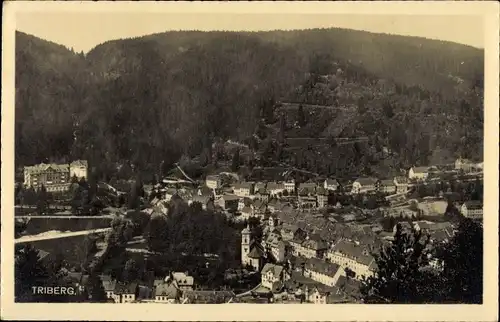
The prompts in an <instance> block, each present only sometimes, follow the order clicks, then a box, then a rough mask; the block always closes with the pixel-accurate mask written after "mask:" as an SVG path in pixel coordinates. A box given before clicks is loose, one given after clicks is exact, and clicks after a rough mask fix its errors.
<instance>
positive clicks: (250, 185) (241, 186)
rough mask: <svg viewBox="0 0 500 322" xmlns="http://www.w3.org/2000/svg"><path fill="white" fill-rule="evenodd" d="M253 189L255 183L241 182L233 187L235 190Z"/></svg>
mask: <svg viewBox="0 0 500 322" xmlns="http://www.w3.org/2000/svg"><path fill="white" fill-rule="evenodd" d="M252 188H253V183H251V182H240V183H235V184H234V185H233V189H249V190H251V189H252Z"/></svg>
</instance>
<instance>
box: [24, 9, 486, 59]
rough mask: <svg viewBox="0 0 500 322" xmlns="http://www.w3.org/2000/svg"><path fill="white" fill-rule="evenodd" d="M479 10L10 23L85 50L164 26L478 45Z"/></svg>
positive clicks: (55, 18) (76, 16)
mask: <svg viewBox="0 0 500 322" xmlns="http://www.w3.org/2000/svg"><path fill="white" fill-rule="evenodd" d="M483 26H484V25H483V19H482V17H481V16H479V15H463V14H462V15H433V16H432V15H425V16H424V15H401V14H394V15H366V14H317V13H314V14H296V13H283V14H279V13H246V14H241V13H238V14H234V13H157V12H149V13H134V12H67V13H62V12H18V13H17V15H16V29H17V30H19V31H22V32H25V33H28V34H32V35H34V36H37V37H40V38H43V39H46V40H50V41H53V42H55V43H58V44H62V45H64V46H66V47H68V48H73V49H74V50H75V51H78V52H80V51H83V52H85V53H86V52H88V51H90V50H91V49H92V48H94V47H95V46H97V45H98V44H101V43H103V42H106V41H109V40H115V39H122V38H130V37H137V36H143V35H149V34H153V33H159V32H165V31H168V30H204V31H210V30H233V31H259V30H276V29H282V30H290V29H310V28H328V27H339V28H347V29H355V30H364V31H370V32H375V33H389V34H397V35H405V36H418V37H425V38H431V39H440V40H446V41H452V42H457V43H461V44H466V45H470V46H474V47H478V48H484V27H483Z"/></svg>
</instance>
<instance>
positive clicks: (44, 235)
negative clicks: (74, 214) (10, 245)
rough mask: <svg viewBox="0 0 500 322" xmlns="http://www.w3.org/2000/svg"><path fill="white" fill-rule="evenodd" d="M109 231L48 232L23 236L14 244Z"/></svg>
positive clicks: (106, 230)
mask: <svg viewBox="0 0 500 322" xmlns="http://www.w3.org/2000/svg"><path fill="white" fill-rule="evenodd" d="M110 230H111V228H99V229H92V230H81V231H72V232H48V233H41V234H38V235H31V236H23V237H20V238H17V239H14V243H16V244H24V243H32V242H37V241H41V240H49V239H61V238H68V237H75V236H85V235H93V234H99V233H106V232H108V231H110Z"/></svg>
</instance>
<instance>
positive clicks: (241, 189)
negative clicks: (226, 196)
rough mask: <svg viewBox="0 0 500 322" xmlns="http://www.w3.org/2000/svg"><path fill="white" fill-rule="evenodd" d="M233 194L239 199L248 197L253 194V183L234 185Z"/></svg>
mask: <svg viewBox="0 0 500 322" xmlns="http://www.w3.org/2000/svg"><path fill="white" fill-rule="evenodd" d="M232 188H233V193H234V194H235V195H237V196H238V197H248V196H250V195H252V194H253V183H252V182H241V183H235V184H234V185H233V187H232Z"/></svg>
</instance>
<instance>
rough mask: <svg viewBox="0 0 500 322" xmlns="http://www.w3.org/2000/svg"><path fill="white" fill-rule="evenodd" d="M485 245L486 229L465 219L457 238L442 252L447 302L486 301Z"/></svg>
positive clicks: (443, 247)
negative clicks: (484, 277)
mask: <svg viewBox="0 0 500 322" xmlns="http://www.w3.org/2000/svg"><path fill="white" fill-rule="evenodd" d="M483 242H484V240H483V227H482V226H481V225H480V224H478V223H476V222H474V221H473V220H471V219H469V218H464V219H462V220H461V222H460V223H459V226H458V229H457V232H456V234H455V236H454V237H453V238H452V239H451V241H450V242H449V243H447V244H445V245H443V246H442V247H441V248H440V250H439V251H438V256H437V257H438V259H439V260H441V261H442V263H443V271H442V274H441V278H442V280H443V282H444V294H445V295H444V298H443V301H444V302H452V303H467V304H481V303H482V302H483Z"/></svg>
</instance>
